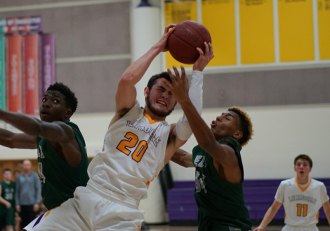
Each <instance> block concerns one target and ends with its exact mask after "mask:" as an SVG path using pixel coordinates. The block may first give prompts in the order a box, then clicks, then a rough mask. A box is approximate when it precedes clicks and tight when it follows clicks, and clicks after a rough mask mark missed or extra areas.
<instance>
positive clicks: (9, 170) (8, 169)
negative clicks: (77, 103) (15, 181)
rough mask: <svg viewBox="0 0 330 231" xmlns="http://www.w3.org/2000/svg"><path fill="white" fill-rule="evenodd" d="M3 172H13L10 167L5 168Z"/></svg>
mask: <svg viewBox="0 0 330 231" xmlns="http://www.w3.org/2000/svg"><path fill="white" fill-rule="evenodd" d="M2 172H3V173H5V172H11V169H10V168H5V169H3V171H2Z"/></svg>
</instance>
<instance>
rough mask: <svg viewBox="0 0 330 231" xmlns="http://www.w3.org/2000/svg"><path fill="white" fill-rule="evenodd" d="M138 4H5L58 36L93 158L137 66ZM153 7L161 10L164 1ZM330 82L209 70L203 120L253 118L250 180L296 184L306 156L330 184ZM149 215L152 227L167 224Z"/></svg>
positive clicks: (327, 70) (291, 74)
mask: <svg viewBox="0 0 330 231" xmlns="http://www.w3.org/2000/svg"><path fill="white" fill-rule="evenodd" d="M27 2H28V3H27ZM132 2H133V3H134V6H135V5H136V2H138V0H132V1H130V0H68V1H64V0H43V1H42V3H41V1H39V0H29V1H26V0H1V1H0V18H3V17H10V16H25V15H40V16H41V17H42V21H43V25H44V28H47V30H49V32H53V33H54V34H55V36H56V57H57V59H56V73H57V80H58V81H61V82H64V83H65V84H67V85H69V86H70V87H71V88H72V90H73V91H74V92H75V93H76V95H77V97H78V99H79V105H78V110H77V112H76V114H75V115H74V116H73V118H72V121H73V122H76V123H77V124H78V125H79V126H80V127H81V130H82V132H83V134H84V136H85V138H86V143H87V149H88V154H89V156H90V157H93V156H94V155H95V154H96V153H97V151H98V150H100V149H101V148H102V142H103V138H104V134H105V131H106V129H107V126H108V124H109V122H110V119H111V117H112V115H113V111H114V108H115V105H114V94H115V90H116V83H117V81H118V79H119V77H120V75H121V73H122V72H123V71H124V70H125V68H126V67H127V66H128V65H129V64H130V63H131V58H132V49H131V47H130V46H131V39H134V38H132V36H131V30H130V17H131V10H132V5H131V3H132ZM150 2H152V3H154V4H155V5H157V6H159V5H160V4H159V2H160V1H159V0H150ZM45 32H47V31H45ZM141 33H143V31H142V32H141ZM216 42H217V41H214V43H216ZM329 77H330V66H329V65H324V64H323V65H309V64H301V65H286V66H282V67H281V68H268V67H260V66H259V67H258V68H231V69H222V70H217V69H208V70H206V74H205V78H204V98H203V101H204V111H203V118H204V119H205V121H206V122H207V123H208V124H209V123H210V122H211V120H212V119H214V118H215V117H216V116H217V115H218V114H219V113H221V112H222V111H224V110H225V109H226V108H227V107H229V106H231V105H238V106H241V107H243V108H244V109H245V110H247V112H248V113H249V114H250V115H251V119H252V121H253V123H254V131H255V135H254V138H253V140H252V141H251V142H250V143H249V144H248V145H247V146H246V147H245V148H243V151H242V157H243V161H244V166H245V176H246V178H247V179H259V178H287V177H291V176H292V175H293V174H294V173H293V169H292V161H293V158H294V157H295V156H296V155H297V154H299V153H307V154H310V155H311V157H312V158H313V160H314V162H315V167H314V169H313V171H312V176H315V177H329V170H328V167H327V166H328V163H329V161H330V158H329V151H328V143H329V142H328V140H329V137H330V134H329V133H330V123H329V121H328V120H329V118H330V78H329ZM180 113H181V111H180V109H179V108H178V109H177V110H175V111H174V112H173V115H171V116H170V117H169V118H168V121H169V122H175V121H176V120H177V119H178V118H179V115H180ZM0 126H4V127H7V128H9V129H12V128H10V127H9V126H8V125H4V124H1V123H0ZM195 144H196V142H195V140H194V138H193V137H192V138H191V139H190V140H189V141H188V142H187V144H186V145H185V146H184V149H186V150H187V151H190V150H191V149H192V147H193V146H194V145H195ZM25 158H30V159H34V158H36V151H35V150H12V149H7V148H4V147H0V160H1V162H2V163H7V162H4V161H7V160H11V159H16V160H21V159H25ZM171 169H172V174H173V177H174V179H175V180H193V179H194V171H193V169H185V168H182V167H179V166H177V165H176V164H174V163H172V164H171ZM156 180H157V179H156ZM157 190H158V189H156V190H154V189H153V185H151V190H149V198H151V202H150V203H148V201H147V203H146V204H149V205H150V206H152V207H155V204H158V203H159V197H158V198H156V199H153V198H154V195H155V194H157V193H158V192H159V190H158V191H157ZM155 191H156V192H157V193H153V192H155ZM158 194H160V193H158ZM155 202H156V203H155ZM160 207H161V206H160ZM162 211H163V210H162ZM151 213H154V214H152V215H155V214H156V215H157V212H155V211H154V210H151ZM146 215H147V216H146V220H147V221H149V222H150V221H151V222H154V221H155V220H156V221H159V219H158V218H157V219H154V218H150V217H152V215H150V214H146ZM158 217H162V215H159V216H158ZM160 220H162V219H160Z"/></svg>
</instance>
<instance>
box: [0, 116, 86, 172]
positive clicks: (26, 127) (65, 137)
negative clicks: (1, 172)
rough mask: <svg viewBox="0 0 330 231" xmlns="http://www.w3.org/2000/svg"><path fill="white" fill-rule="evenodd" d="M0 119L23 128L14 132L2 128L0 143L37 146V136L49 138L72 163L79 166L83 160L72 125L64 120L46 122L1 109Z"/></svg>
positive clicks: (57, 149)
mask: <svg viewBox="0 0 330 231" xmlns="http://www.w3.org/2000/svg"><path fill="white" fill-rule="evenodd" d="M0 119H1V120H3V121H4V122H6V123H9V124H11V125H13V126H14V127H16V128H17V129H19V130H21V131H22V132H23V133H13V132H10V131H7V130H5V129H1V130H0V144H1V145H3V146H6V147H9V148H27V149H34V148H37V144H36V137H37V136H40V137H42V138H45V139H47V140H48V141H49V142H50V143H51V144H52V145H53V146H54V147H55V149H56V151H57V153H58V154H59V155H60V156H61V157H62V158H63V159H64V160H65V161H66V162H67V163H68V164H69V165H70V166H77V165H78V164H79V163H80V160H81V153H80V148H79V145H78V142H77V140H76V138H75V136H74V133H73V130H72V128H71V127H70V126H68V125H67V124H65V123H64V122H62V121H53V122H45V121H42V120H39V119H37V118H34V117H32V116H28V115H24V114H22V113H15V112H7V111H3V110H0Z"/></svg>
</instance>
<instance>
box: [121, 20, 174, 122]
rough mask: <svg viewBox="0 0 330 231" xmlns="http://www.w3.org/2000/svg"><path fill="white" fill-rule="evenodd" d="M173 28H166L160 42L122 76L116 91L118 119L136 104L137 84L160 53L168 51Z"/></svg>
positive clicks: (170, 26) (171, 26)
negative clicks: (167, 47)
mask: <svg viewBox="0 0 330 231" xmlns="http://www.w3.org/2000/svg"><path fill="white" fill-rule="evenodd" d="M173 27H174V25H173V24H171V25H168V26H167V27H165V31H164V34H163V36H162V37H161V38H160V40H159V41H158V42H157V43H156V44H155V45H153V46H152V47H151V48H150V49H149V50H148V51H147V52H146V53H145V54H144V55H142V56H141V57H140V58H138V59H137V60H136V61H134V62H133V63H132V64H131V65H130V66H129V67H128V68H127V69H126V70H125V71H124V73H123V74H122V76H121V78H120V80H119V83H118V86H117V91H116V117H118V118H120V117H121V116H122V115H124V114H125V113H126V112H127V111H128V110H129V109H130V108H132V107H133V105H134V104H135V101H136V88H135V84H137V83H138V82H139V81H140V80H141V78H142V77H143V75H144V74H145V72H146V71H147V69H148V67H149V66H150V64H151V62H152V61H153V60H154V58H155V57H156V56H157V55H158V54H159V53H161V52H163V51H166V42H167V38H168V36H169V35H170V34H171V33H172V32H173V30H171V28H173Z"/></svg>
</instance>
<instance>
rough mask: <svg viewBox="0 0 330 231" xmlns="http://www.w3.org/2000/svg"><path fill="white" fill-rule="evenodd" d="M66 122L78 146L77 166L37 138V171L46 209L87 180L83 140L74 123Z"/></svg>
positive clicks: (60, 200)
mask: <svg viewBox="0 0 330 231" xmlns="http://www.w3.org/2000/svg"><path fill="white" fill-rule="evenodd" d="M66 124H67V125H69V126H70V127H71V128H72V130H73V132H74V135H75V137H76V140H77V142H78V144H79V147H80V151H81V162H80V164H79V165H78V166H75V167H71V166H70V165H69V164H67V163H66V162H65V161H64V160H63V159H62V158H61V157H60V156H59V155H58V154H57V152H56V150H55V148H54V147H53V146H52V145H51V144H50V143H49V142H48V141H47V140H46V139H43V138H41V137H38V138H37V143H38V165H39V166H38V173H39V177H40V180H41V184H42V189H41V194H42V199H43V203H44V204H45V206H46V207H47V209H52V208H54V207H57V206H59V205H60V204H62V203H63V202H64V201H66V200H67V199H69V198H71V197H73V192H74V190H75V189H76V187H78V186H86V184H87V181H88V174H87V167H88V158H87V153H86V148H85V140H84V138H83V136H82V134H81V132H80V130H79V128H78V126H77V125H76V124H74V123H71V122H66Z"/></svg>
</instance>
